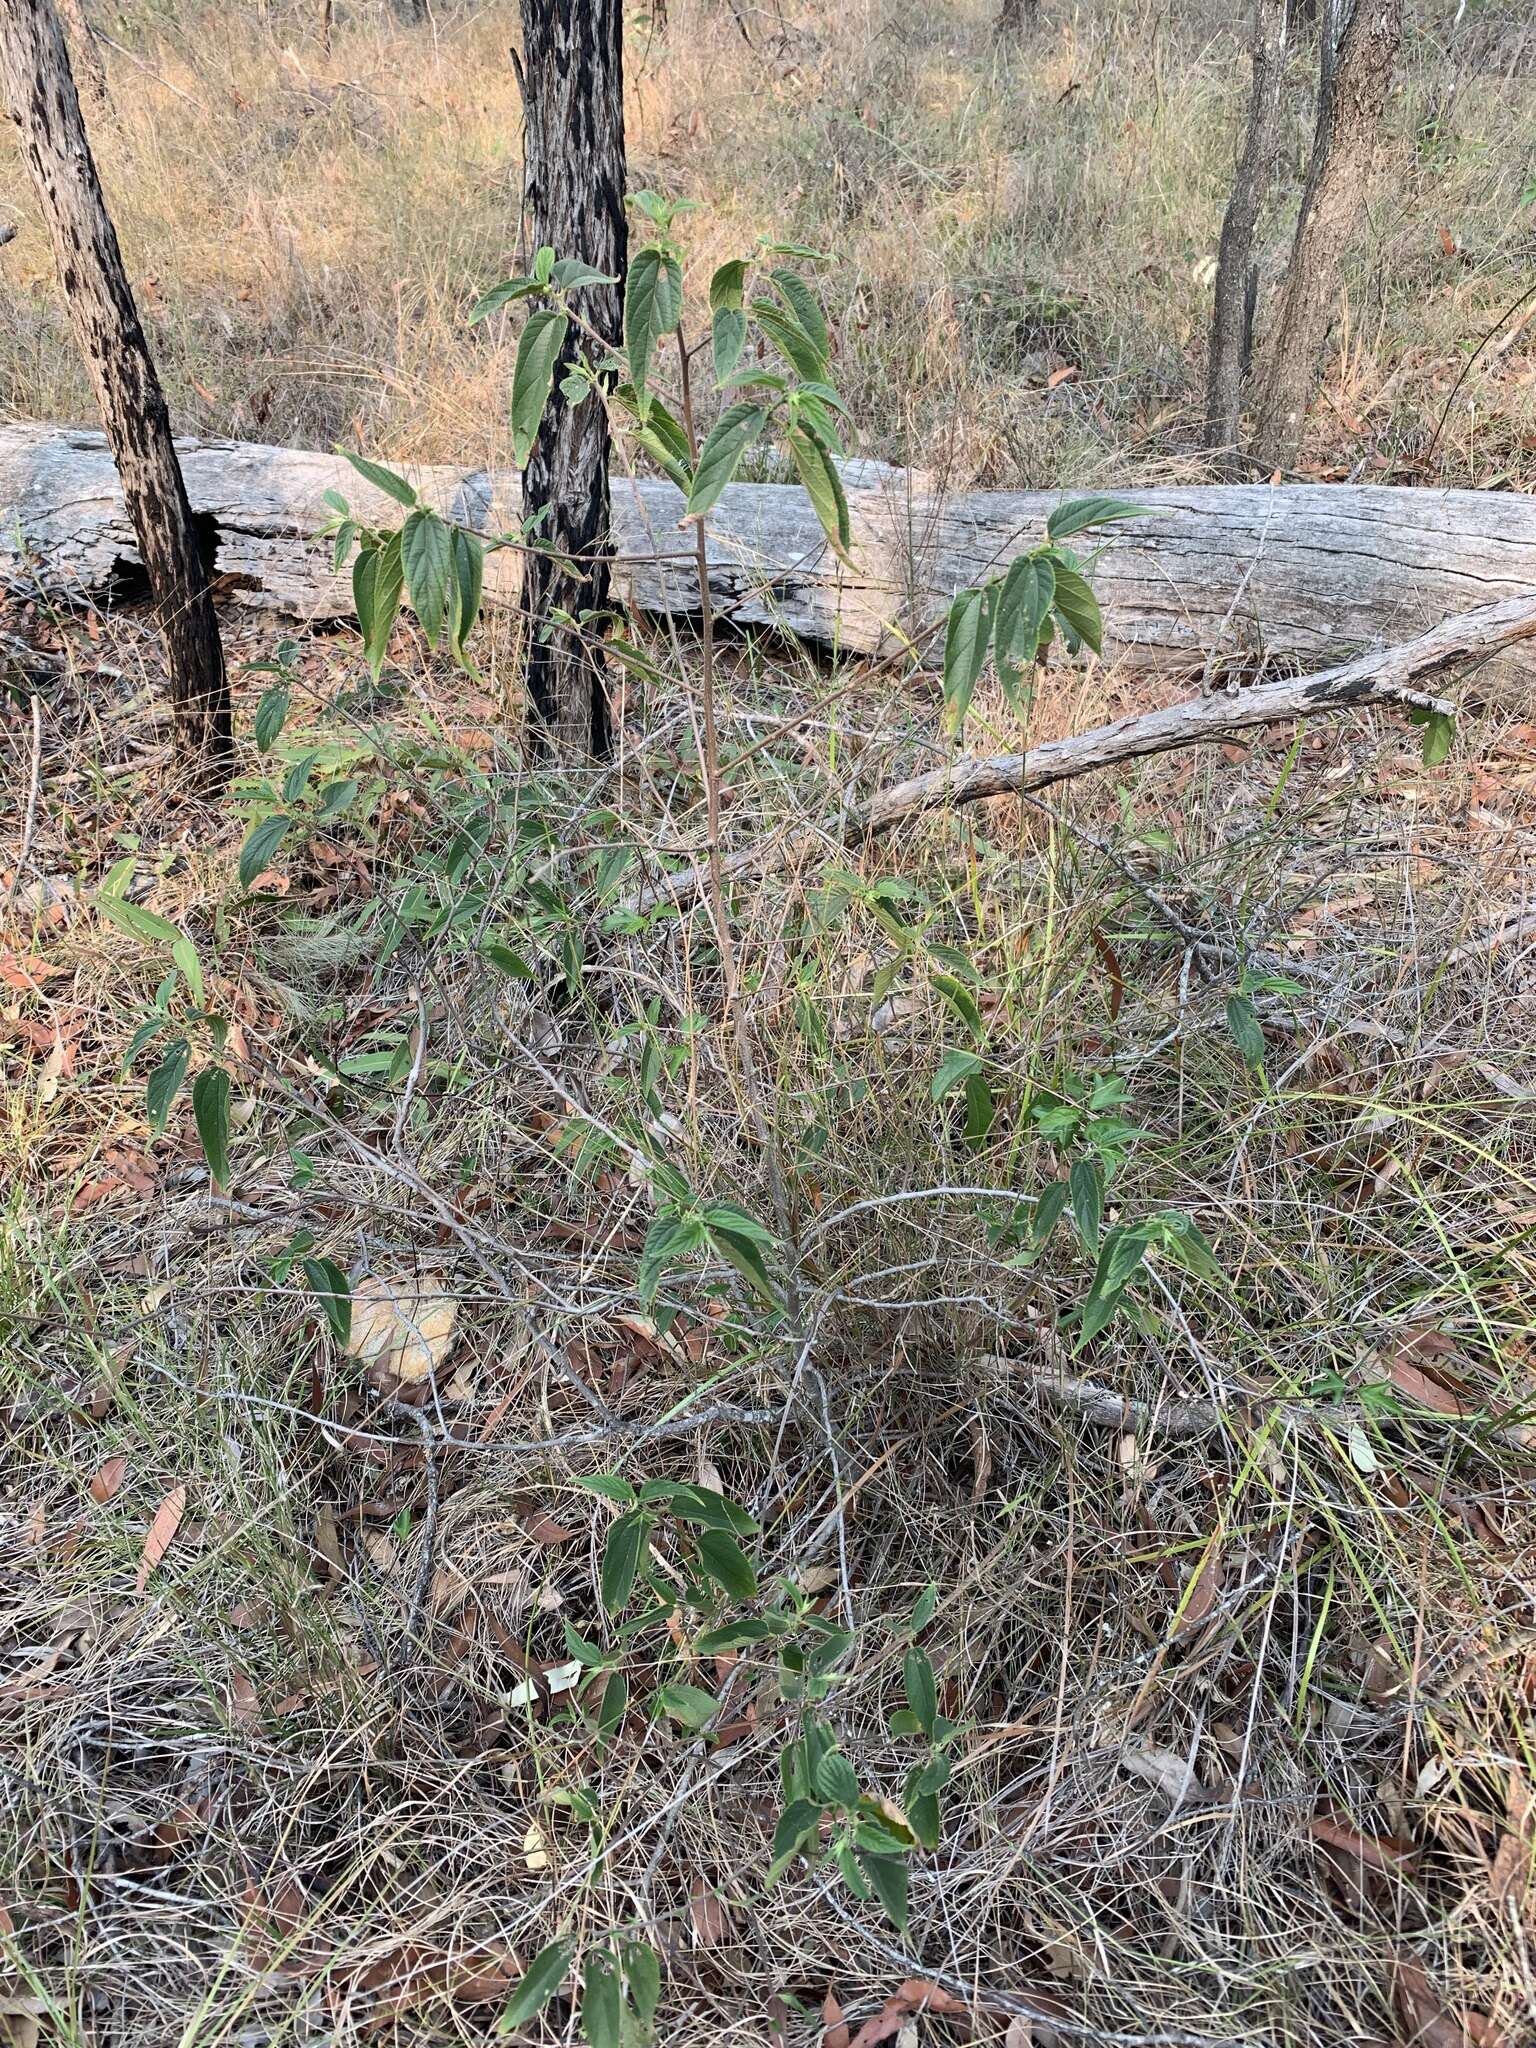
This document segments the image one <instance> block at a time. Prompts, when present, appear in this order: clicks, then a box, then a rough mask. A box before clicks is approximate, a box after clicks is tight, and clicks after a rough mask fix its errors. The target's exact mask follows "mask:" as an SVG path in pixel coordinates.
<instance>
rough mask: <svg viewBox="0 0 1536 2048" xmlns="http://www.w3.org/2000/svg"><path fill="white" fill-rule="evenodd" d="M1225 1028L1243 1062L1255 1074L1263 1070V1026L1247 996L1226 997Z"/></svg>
mask: <svg viewBox="0 0 1536 2048" xmlns="http://www.w3.org/2000/svg"><path fill="white" fill-rule="evenodd" d="M1227 1029H1228V1030H1229V1031H1230V1032H1231V1034H1232V1042H1233V1044H1234V1045H1235V1046H1236V1047H1237V1049H1238V1051H1239V1052H1240V1053H1241V1054H1242V1056H1243V1064H1244V1065H1245V1066H1248V1067H1251V1068H1252V1069H1253V1071H1254V1072H1255V1073H1256V1074H1260V1073H1262V1072H1263V1071H1264V1026H1263V1025H1262V1024H1261V1023H1260V1022H1259V1013H1258V1011H1257V1010H1256V1009H1255V1008H1254V1007H1253V1004H1252V1003H1251V1002H1250V1001H1249V1000H1248V998H1247V996H1228V997H1227Z"/></svg>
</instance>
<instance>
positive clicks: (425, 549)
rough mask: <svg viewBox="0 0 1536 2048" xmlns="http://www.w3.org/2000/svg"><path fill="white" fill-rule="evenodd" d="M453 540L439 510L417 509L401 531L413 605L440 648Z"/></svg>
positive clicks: (429, 637) (407, 585)
mask: <svg viewBox="0 0 1536 2048" xmlns="http://www.w3.org/2000/svg"><path fill="white" fill-rule="evenodd" d="M451 557H452V541H451V536H450V533H449V529H448V527H447V525H446V524H445V523H444V522H443V521H442V520H441V519H439V518H438V516H437V514H436V513H435V512H428V511H424V510H417V511H415V512H413V513H412V514H411V516H410V518H409V519H407V520H406V522H405V525H404V527H403V528H402V529H401V534H400V566H401V568H402V570H403V572H404V575H405V588H406V592H407V594H408V595H409V597H410V600H411V608H412V610H413V611H414V612H415V614H416V617H417V619H418V620H419V621H420V624H421V630H422V632H423V633H424V634H425V635H426V638H427V645H428V646H429V647H431V648H436V646H437V643H438V640H439V639H440V638H441V636H442V631H443V614H444V612H445V610H446V608H447V604H448V584H449V576H450V573H451Z"/></svg>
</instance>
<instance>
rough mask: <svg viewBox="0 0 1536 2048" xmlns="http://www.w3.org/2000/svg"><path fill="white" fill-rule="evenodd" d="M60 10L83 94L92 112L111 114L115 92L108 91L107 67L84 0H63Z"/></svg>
mask: <svg viewBox="0 0 1536 2048" xmlns="http://www.w3.org/2000/svg"><path fill="white" fill-rule="evenodd" d="M61 12H62V13H63V16H64V21H65V24H66V26H67V27H68V29H69V57H70V63H71V64H72V66H73V67H74V73H75V82H76V84H77V85H78V86H79V88H80V94H81V97H82V98H83V99H84V100H85V102H86V104H87V105H88V106H89V107H90V109H91V112H92V113H93V114H109V113H110V112H111V111H112V95H111V94H110V93H109V92H108V91H107V67H106V66H105V64H103V63H102V61H101V52H100V50H98V49H97V47H96V38H95V37H94V36H93V35H92V34H91V21H90V16H89V15H88V14H87V13H86V11H85V0H62V5H61Z"/></svg>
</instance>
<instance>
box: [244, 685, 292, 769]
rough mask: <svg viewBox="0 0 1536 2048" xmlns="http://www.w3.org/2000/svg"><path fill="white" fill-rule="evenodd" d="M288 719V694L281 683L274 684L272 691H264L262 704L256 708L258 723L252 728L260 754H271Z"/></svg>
mask: <svg viewBox="0 0 1536 2048" xmlns="http://www.w3.org/2000/svg"><path fill="white" fill-rule="evenodd" d="M287 719H288V692H287V690H286V689H284V687H283V685H282V684H281V683H274V684H273V685H272V687H271V689H270V690H263V691H262V693H261V702H260V703H259V704H258V705H257V706H256V722H255V724H254V725H253V727H252V728H251V731H252V737H253V738H254V739H255V741H256V751H257V753H258V754H269V753H271V751H272V748H273V745H274V743H275V742H276V740H277V736H278V734H279V733H280V732H281V731H282V729H283V727H284V725H285V724H286V723H287Z"/></svg>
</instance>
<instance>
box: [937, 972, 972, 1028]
mask: <svg viewBox="0 0 1536 2048" xmlns="http://www.w3.org/2000/svg"><path fill="white" fill-rule="evenodd" d="M933 985H934V987H935V988H936V989H937V990H938V992H939V994H940V995H941V996H942V997H943V998H944V1000H945V1002H946V1003H948V1005H949V1007H950V1008H951V1009H952V1010H953V1011H954V1013H955V1015H956V1016H957V1017H958V1018H959V1019H960V1021H961V1023H962V1024H968V1025H969V1026H970V1028H971V1030H972V1031H974V1032H975V1034H976V1036H977V1037H978V1038H980V1036H981V1034H982V1031H983V1029H984V1026H983V1024H982V1016H981V1010H980V1008H979V1006H978V1004H977V1001H976V998H975V997H974V996H973V995H972V994H971V992H970V990H969V989H968V988H967V987H966V985H965V983H964V982H963V981H960V980H958V979H957V978H956V977H955V976H954V975H953V974H935V975H934V976H933Z"/></svg>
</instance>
